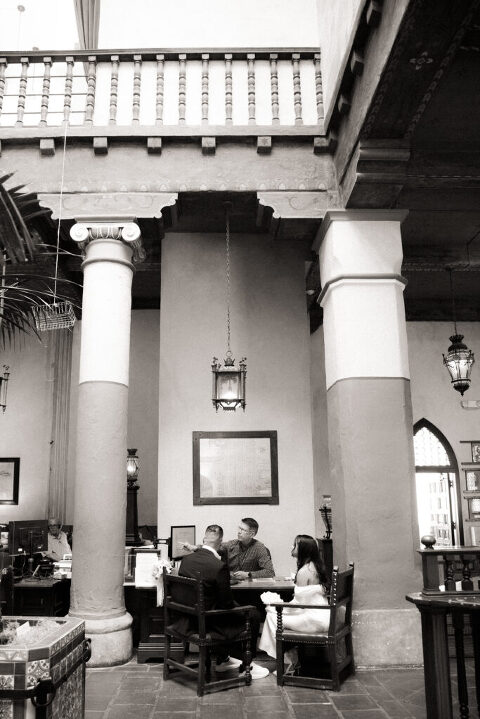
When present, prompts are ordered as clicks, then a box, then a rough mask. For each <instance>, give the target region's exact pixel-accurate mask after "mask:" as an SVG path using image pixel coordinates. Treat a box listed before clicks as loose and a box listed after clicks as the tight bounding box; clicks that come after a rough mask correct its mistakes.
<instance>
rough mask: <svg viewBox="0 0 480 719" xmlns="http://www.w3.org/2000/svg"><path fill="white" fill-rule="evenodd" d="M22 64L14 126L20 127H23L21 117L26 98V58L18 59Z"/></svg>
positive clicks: (27, 61) (27, 62)
mask: <svg viewBox="0 0 480 719" xmlns="http://www.w3.org/2000/svg"><path fill="white" fill-rule="evenodd" d="M20 62H21V63H22V72H21V75H20V84H19V88H18V103H17V121H16V123H15V125H16V126H17V127H21V126H22V125H23V115H24V113H25V98H26V96H27V73H28V65H29V59H28V57H22V58H20Z"/></svg>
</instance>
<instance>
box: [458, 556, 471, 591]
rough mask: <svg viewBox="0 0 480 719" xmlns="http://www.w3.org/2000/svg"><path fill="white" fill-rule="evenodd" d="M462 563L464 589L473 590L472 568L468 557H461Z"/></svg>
mask: <svg viewBox="0 0 480 719" xmlns="http://www.w3.org/2000/svg"><path fill="white" fill-rule="evenodd" d="M461 560H462V564H463V570H462V574H463V579H462V589H463V590H464V591H467V592H469V591H471V590H472V589H473V582H472V580H471V578H470V577H471V569H470V562H469V561H468V559H467V558H466V557H461Z"/></svg>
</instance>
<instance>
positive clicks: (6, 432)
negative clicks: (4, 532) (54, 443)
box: [0, 334, 53, 522]
mask: <svg viewBox="0 0 480 719" xmlns="http://www.w3.org/2000/svg"><path fill="white" fill-rule="evenodd" d="M4 364H6V365H9V366H10V381H9V384H8V397H7V409H6V412H5V414H3V413H2V412H0V457H20V481H19V498H18V505H8V504H2V505H0V522H9V521H10V520H21V519H43V518H45V515H46V511H47V502H48V479H49V461H50V431H51V416H52V415H51V413H52V395H51V386H52V385H51V377H53V373H52V372H51V357H50V353H49V346H48V334H43V335H41V341H39V340H38V339H37V338H35V337H25V338H18V339H16V342H15V345H14V347H12V348H10V347H9V348H7V349H5V350H2V351H1V353H0V366H1V365H4Z"/></svg>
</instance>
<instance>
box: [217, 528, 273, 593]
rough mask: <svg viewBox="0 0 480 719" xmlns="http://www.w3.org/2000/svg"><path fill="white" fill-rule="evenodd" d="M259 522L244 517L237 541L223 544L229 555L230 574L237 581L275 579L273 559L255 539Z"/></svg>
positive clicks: (265, 548)
mask: <svg viewBox="0 0 480 719" xmlns="http://www.w3.org/2000/svg"><path fill="white" fill-rule="evenodd" d="M257 532H258V522H257V521H256V520H255V519H252V518H251V517H244V518H243V519H242V520H241V522H240V524H239V525H238V533H237V539H230V540H229V541H228V542H224V543H223V544H222V547H221V549H225V550H226V551H227V553H228V565H229V568H230V573H231V574H232V575H233V576H234V577H235V579H260V578H263V577H274V576H275V570H274V568H273V563H272V557H271V554H270V551H269V550H268V549H267V547H266V546H265V545H264V544H262V542H259V541H258V539H255V535H256V534H257Z"/></svg>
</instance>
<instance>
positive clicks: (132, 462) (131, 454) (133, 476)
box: [127, 449, 139, 487]
mask: <svg viewBox="0 0 480 719" xmlns="http://www.w3.org/2000/svg"><path fill="white" fill-rule="evenodd" d="M127 452H128V456H127V483H128V486H129V487H133V486H134V485H135V482H136V481H137V478H138V469H139V464H138V457H137V450H136V449H127Z"/></svg>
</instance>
